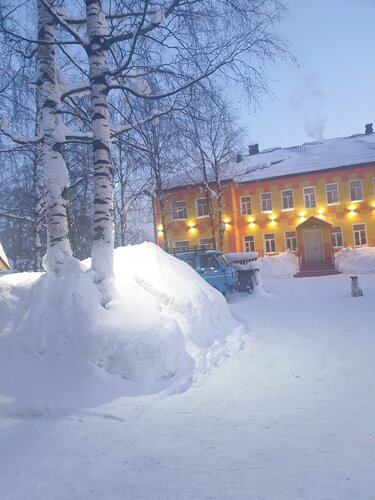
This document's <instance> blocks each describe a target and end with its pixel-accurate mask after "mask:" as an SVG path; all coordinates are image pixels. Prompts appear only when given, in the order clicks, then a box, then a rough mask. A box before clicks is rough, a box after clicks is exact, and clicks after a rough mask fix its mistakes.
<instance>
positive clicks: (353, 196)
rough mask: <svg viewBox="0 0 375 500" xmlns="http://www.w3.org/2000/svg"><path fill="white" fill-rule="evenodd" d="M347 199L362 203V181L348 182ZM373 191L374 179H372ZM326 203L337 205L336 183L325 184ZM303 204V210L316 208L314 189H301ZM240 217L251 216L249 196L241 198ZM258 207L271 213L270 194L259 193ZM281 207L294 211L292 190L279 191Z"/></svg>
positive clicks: (338, 199) (338, 196) (337, 188)
mask: <svg viewBox="0 0 375 500" xmlns="http://www.w3.org/2000/svg"><path fill="white" fill-rule="evenodd" d="M348 184H349V197H350V201H363V188H362V181H361V180H356V181H349V183H348ZM374 189H375V179H374ZM326 201H327V205H337V204H339V203H340V195H339V186H338V184H337V183H332V184H326ZM303 202H304V207H305V208H316V192H315V187H314V186H310V187H305V188H303ZM240 203H241V215H251V214H252V205H251V196H241V199H240ZM260 207H261V211H262V212H272V210H273V204H272V193H271V192H269V193H261V195H260ZM281 207H282V210H293V209H294V193H293V189H284V190H283V191H281Z"/></svg>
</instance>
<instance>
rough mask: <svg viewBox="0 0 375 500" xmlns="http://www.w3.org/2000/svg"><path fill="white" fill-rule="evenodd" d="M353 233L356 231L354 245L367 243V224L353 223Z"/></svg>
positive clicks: (358, 245)
mask: <svg viewBox="0 0 375 500" xmlns="http://www.w3.org/2000/svg"><path fill="white" fill-rule="evenodd" d="M353 233H354V245H355V246H356V247H360V246H362V245H367V236H366V226H365V224H353Z"/></svg>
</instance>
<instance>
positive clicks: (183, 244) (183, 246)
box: [173, 240, 190, 251]
mask: <svg viewBox="0 0 375 500" xmlns="http://www.w3.org/2000/svg"><path fill="white" fill-rule="evenodd" d="M173 247H174V248H175V249H176V250H182V251H183V250H189V248H190V241H189V240H183V241H174V242H173Z"/></svg>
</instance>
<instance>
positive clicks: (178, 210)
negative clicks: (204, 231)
mask: <svg viewBox="0 0 375 500" xmlns="http://www.w3.org/2000/svg"><path fill="white" fill-rule="evenodd" d="M187 218H188V213H187V205H186V201H172V219H173V220H179V219H187Z"/></svg>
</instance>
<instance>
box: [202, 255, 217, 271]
mask: <svg viewBox="0 0 375 500" xmlns="http://www.w3.org/2000/svg"><path fill="white" fill-rule="evenodd" d="M200 263H201V268H202V269H204V268H211V269H216V268H217V267H218V265H217V261H216V259H215V257H214V256H213V255H202V256H201V257H200Z"/></svg>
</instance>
